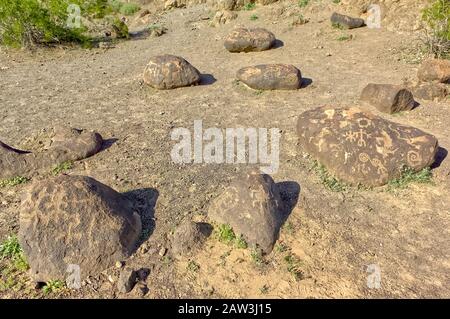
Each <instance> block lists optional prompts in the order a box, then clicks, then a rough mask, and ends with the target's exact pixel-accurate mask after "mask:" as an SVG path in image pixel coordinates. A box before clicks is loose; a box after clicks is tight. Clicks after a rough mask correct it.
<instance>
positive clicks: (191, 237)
mask: <svg viewBox="0 0 450 319" xmlns="http://www.w3.org/2000/svg"><path fill="white" fill-rule="evenodd" d="M211 229H212V227H211V226H210V225H208V224H201V223H195V222H193V221H191V220H188V219H186V220H185V221H183V222H182V223H181V224H180V225H179V226H178V227H177V229H176V230H175V232H174V234H173V239H172V252H173V254H174V255H175V257H181V256H186V257H189V256H191V255H192V254H194V253H195V252H196V251H198V249H199V248H200V247H201V246H202V245H203V243H204V242H205V240H206V238H207V237H208V236H209V234H210V233H211Z"/></svg>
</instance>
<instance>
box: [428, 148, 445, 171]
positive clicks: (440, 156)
mask: <svg viewBox="0 0 450 319" xmlns="http://www.w3.org/2000/svg"><path fill="white" fill-rule="evenodd" d="M447 155H448V151H447V150H446V149H445V148H443V147H440V146H439V147H438V150H437V152H436V157H435V159H434V163H433V164H431V169H435V168H438V167H439V166H441V164H442V162H443V161H444V160H445V158H446V157H447Z"/></svg>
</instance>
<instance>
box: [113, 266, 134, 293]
mask: <svg viewBox="0 0 450 319" xmlns="http://www.w3.org/2000/svg"><path fill="white" fill-rule="evenodd" d="M136 278H137V277H136V272H135V271H134V270H133V269H131V268H125V269H124V270H122V271H121V273H120V276H119V280H118V281H117V289H118V290H119V292H120V293H123V294H126V293H129V292H130V291H131V290H132V289H133V288H134V285H135V284H136Z"/></svg>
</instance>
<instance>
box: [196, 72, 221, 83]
mask: <svg viewBox="0 0 450 319" xmlns="http://www.w3.org/2000/svg"><path fill="white" fill-rule="evenodd" d="M215 82H217V80H216V78H215V77H214V75H212V74H201V75H200V81H199V83H198V84H199V85H211V84H214V83H215Z"/></svg>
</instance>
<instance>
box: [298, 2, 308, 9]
mask: <svg viewBox="0 0 450 319" xmlns="http://www.w3.org/2000/svg"><path fill="white" fill-rule="evenodd" d="M308 3H309V0H299V1H298V6H299V7H300V8H304V7H306V6H307V5H308Z"/></svg>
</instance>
